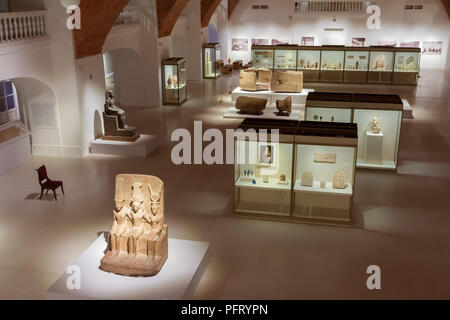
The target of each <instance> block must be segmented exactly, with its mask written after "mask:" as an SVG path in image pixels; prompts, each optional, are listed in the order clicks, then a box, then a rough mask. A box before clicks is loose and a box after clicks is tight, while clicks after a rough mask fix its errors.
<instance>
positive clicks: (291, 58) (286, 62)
mask: <svg viewBox="0 0 450 320" xmlns="http://www.w3.org/2000/svg"><path fill="white" fill-rule="evenodd" d="M274 69H280V70H296V69H297V49H296V46H276V47H275V60H274Z"/></svg>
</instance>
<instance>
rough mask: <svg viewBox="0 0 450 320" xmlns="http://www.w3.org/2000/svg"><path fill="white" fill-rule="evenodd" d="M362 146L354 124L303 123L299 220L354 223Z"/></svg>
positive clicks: (298, 140)
mask: <svg viewBox="0 0 450 320" xmlns="http://www.w3.org/2000/svg"><path fill="white" fill-rule="evenodd" d="M357 145H358V137H357V127H356V125H355V124H352V123H329V122H308V121H304V122H301V123H300V127H299V131H298V134H297V135H296V137H295V159H294V166H295V173H294V189H293V211H292V216H293V218H295V219H300V220H306V221H308V222H318V223H336V224H350V222H351V211H352V205H353V197H354V186H355V165H356V152H357Z"/></svg>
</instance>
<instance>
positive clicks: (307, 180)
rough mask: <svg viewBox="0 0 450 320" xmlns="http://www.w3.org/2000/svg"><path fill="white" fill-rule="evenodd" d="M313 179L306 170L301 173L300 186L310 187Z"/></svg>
mask: <svg viewBox="0 0 450 320" xmlns="http://www.w3.org/2000/svg"><path fill="white" fill-rule="evenodd" d="M313 181H314V176H313V174H312V173H311V172H309V171H307V172H303V173H302V181H301V185H302V186H304V187H312V186H313Z"/></svg>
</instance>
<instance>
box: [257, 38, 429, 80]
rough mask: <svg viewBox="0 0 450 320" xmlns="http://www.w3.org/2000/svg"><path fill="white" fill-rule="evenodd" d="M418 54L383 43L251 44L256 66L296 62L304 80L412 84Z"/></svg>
mask: <svg viewBox="0 0 450 320" xmlns="http://www.w3.org/2000/svg"><path fill="white" fill-rule="evenodd" d="M295 50H296V53H294V51H295ZM420 54H421V53H420V49H419V48H394V47H386V46H372V47H344V46H322V47H319V46H296V45H278V46H270V45H254V46H252V59H253V62H254V67H255V68H257V69H258V68H264V69H284V70H294V69H295V67H294V64H296V69H297V70H298V71H302V72H303V80H304V81H305V82H322V81H323V82H343V83H378V84H411V85H415V84H417V78H418V72H419V66H420ZM294 56H296V59H295V60H296V61H295V62H294V61H293V59H294Z"/></svg>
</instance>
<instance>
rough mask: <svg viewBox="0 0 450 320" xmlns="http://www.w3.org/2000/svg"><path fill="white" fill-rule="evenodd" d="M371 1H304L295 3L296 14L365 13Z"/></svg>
mask: <svg viewBox="0 0 450 320" xmlns="http://www.w3.org/2000/svg"><path fill="white" fill-rule="evenodd" d="M370 4H371V3H370V1H342V0H341V1H331V0H330V1H322V0H303V1H296V2H295V12H334V13H335V12H355V13H365V12H366V10H367V7H368V6H370Z"/></svg>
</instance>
